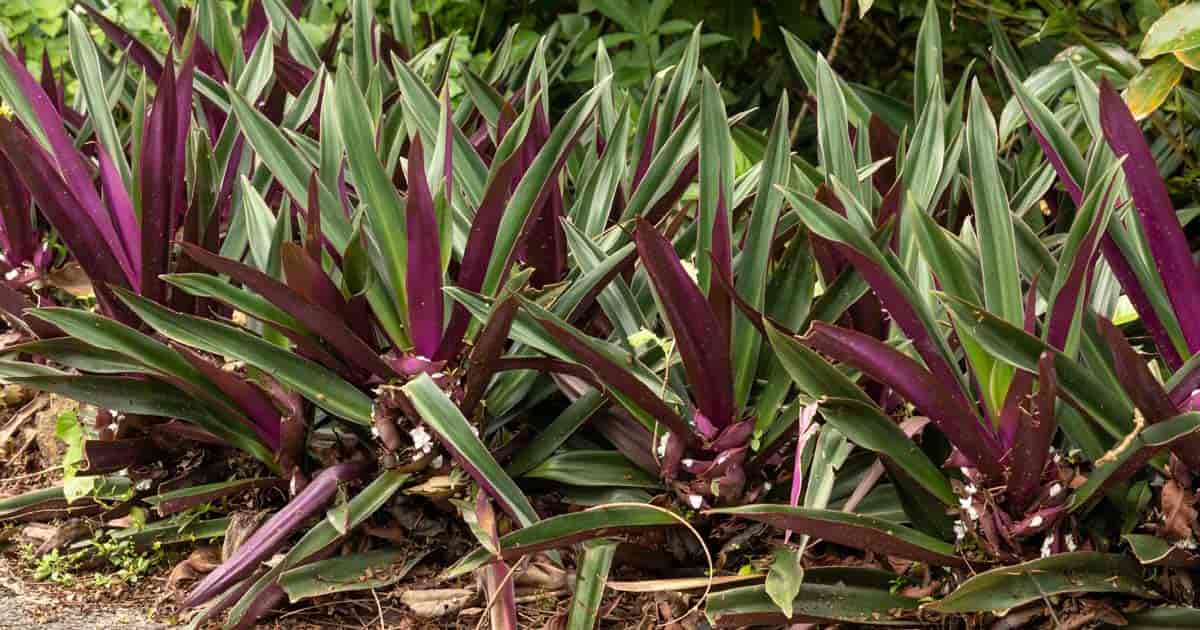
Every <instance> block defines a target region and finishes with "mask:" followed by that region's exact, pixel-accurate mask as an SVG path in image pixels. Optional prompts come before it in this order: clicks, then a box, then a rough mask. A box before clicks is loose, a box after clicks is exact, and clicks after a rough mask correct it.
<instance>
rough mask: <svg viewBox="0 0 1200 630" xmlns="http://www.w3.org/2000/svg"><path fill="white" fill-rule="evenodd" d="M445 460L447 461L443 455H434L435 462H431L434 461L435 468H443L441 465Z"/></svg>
mask: <svg viewBox="0 0 1200 630" xmlns="http://www.w3.org/2000/svg"><path fill="white" fill-rule="evenodd" d="M444 461H445V458H444V457H442V456H441V455H438V456H437V457H434V458H433V462H431V463H432V465H433V467H434V468H441V467H442V463H443V462H444Z"/></svg>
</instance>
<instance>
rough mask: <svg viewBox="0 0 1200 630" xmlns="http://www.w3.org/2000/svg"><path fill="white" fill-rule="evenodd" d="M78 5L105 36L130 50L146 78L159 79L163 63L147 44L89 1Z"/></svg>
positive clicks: (131, 56)
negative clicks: (92, 5)
mask: <svg viewBox="0 0 1200 630" xmlns="http://www.w3.org/2000/svg"><path fill="white" fill-rule="evenodd" d="M76 6H78V7H80V8H82V9H83V10H84V11H87V12H88V15H90V16H91V18H92V20H93V21H95V22H96V25H97V26H99V27H100V30H102V31H104V36H105V37H107V38H109V39H111V40H112V41H113V42H114V43H115V44H116V45H117V47H118V48H120V49H122V50H126V51H128V52H129V57H130V58H131V59H133V61H134V62H135V63H137V64H138V65H139V66H141V67H142V70H143V71H145V73H146V78H148V79H150V80H151V81H154V82H157V81H158V76H159V75H160V74H162V64H161V63H159V61H158V58H157V57H155V56H154V53H153V52H151V51H150V49H149V48H147V47H146V45H145V44H143V43H142V42H140V41H138V39H137V38H136V37H134V36H133V35H131V34H130V33H129V31H126V30H125V29H124V28H122V27H120V26H118V25H117V24H116V23H114V22H113V21H112V20H109V19H108V18H106V17H104V15H103V14H102V13H100V12H99V11H97V10H96V9H94V8H92V7H91V6H90V5H89V4H88V3H86V2H80V3H78V4H77V5H76Z"/></svg>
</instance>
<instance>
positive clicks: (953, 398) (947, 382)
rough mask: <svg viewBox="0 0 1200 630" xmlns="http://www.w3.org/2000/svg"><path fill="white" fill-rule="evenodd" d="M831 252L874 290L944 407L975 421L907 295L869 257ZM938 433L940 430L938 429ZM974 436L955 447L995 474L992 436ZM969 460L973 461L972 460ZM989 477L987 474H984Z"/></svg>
mask: <svg viewBox="0 0 1200 630" xmlns="http://www.w3.org/2000/svg"><path fill="white" fill-rule="evenodd" d="M830 242H831V243H832V245H833V246H834V248H835V249H836V250H837V251H838V253H840V254H841V255H842V256H844V257H845V258H846V259H847V260H849V262H850V264H852V265H853V266H854V268H855V269H857V270H858V273H859V274H860V275H862V277H863V279H865V280H866V281H867V284H868V285H870V287H871V288H872V289H874V291H875V294H876V296H877V297H878V298H879V301H880V303H882V304H883V307H884V308H886V309H887V311H888V314H889V315H890V316H891V318H892V321H894V322H895V323H896V324H897V325H898V326H899V327H900V330H902V331H903V332H904V334H905V336H907V337H908V338H909V339H910V340H911V341H912V345H913V348H914V349H915V350H916V351H917V354H918V355H919V356H920V357H921V359H923V360H924V361H925V365H926V366H927V367H928V369H929V371H930V372H931V373H932V374H933V376H934V379H935V380H936V381H937V382H938V384H939V385H940V386H941V387H942V390H941V391H942V392H943V394H944V395H945V396H946V397H947V399H946V400H945V401H944V403H943V404H945V405H949V406H950V408H953V409H956V410H958V412H960V413H965V414H966V415H963V416H962V417H961V418H960V419H959V422H960V423H962V422H967V421H975V418H976V417H977V416H976V414H975V413H974V411H973V409H974V408H973V406H972V405H971V403H970V401H969V400H967V396H966V394H965V393H964V392H963V388H962V386H961V381H960V380H959V375H958V372H957V371H956V370H955V369H954V368H953V367H952V366H951V365H950V363H949V362H948V361H947V360H946V358H945V357H944V355H943V354H942V352H941V350H940V348H939V347H938V341H937V340H936V339H935V337H934V335H933V333H932V332H931V331H930V330H929V329H928V328H926V327H925V323H924V321H923V319H922V317H921V316H920V314H919V313H918V312H917V309H916V307H915V306H913V304H912V303H910V302H909V300H908V295H907V294H906V293H905V291H903V290H902V289H901V288H900V287H899V286H898V285H897V284H896V282H895V280H894V279H893V277H892V275H891V274H890V273H889V272H888V271H887V270H886V269H885V268H884V267H883V266H882V265H881V264H879V263H877V262H876V261H875V260H874V259H873V258H872V257H870V256H868V255H866V254H864V253H863V252H860V251H859V250H857V249H855V248H854V247H852V246H850V245H847V244H845V243H842V242H835V241H830ZM938 428H939V429H941V428H942V427H941V426H940V425H939V426H938ZM975 432H976V433H978V434H979V436H980V438H979V439H978V440H976V439H973V440H971V442H973V443H974V446H971V445H962V444H956V445H957V446H959V447H960V448H961V447H963V446H967V448H972V449H978V450H981V451H984V452H986V453H987V454H988V456H989V457H988V458H989V459H991V460H992V462H993V463H987V462H980V461H978V460H976V464H977V465H982V466H986V467H987V468H988V469H990V470H992V471H993V472H995V471H997V469H998V465H995V464H994V462H995V460H996V458H998V457H999V455H998V453H999V449H998V445H997V444H996V443H995V439H994V437H992V436H991V434H988V433H984V432H983V431H982V429H981V428H976V429H975ZM972 459H975V458H974V457H972ZM986 474H989V476H990V474H991V473H990V472H989V473H986Z"/></svg>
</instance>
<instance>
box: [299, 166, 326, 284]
mask: <svg viewBox="0 0 1200 630" xmlns="http://www.w3.org/2000/svg"><path fill="white" fill-rule="evenodd" d="M319 195H320V181H319V180H318V179H317V171H316V170H315V169H314V170H313V172H312V174H310V175H309V176H308V205H307V206H306V208H307V210H305V213H304V249H305V251H306V252H307V253H308V257H309V258H312V259H313V260H315V261H317V262H320V261H321V246H322V239H323V238H324V236H323V234H322V233H321V201H320V197H319Z"/></svg>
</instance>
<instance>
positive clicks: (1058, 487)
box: [1050, 481, 1062, 498]
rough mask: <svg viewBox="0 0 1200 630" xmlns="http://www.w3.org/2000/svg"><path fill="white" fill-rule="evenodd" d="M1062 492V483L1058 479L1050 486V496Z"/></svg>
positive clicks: (1052, 496)
mask: <svg viewBox="0 0 1200 630" xmlns="http://www.w3.org/2000/svg"><path fill="white" fill-rule="evenodd" d="M1060 494H1062V484H1061V483H1058V482H1057V481H1056V482H1054V483H1053V484H1052V485H1051V486H1050V497H1051V498H1054V497H1056V496H1058V495H1060Z"/></svg>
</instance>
